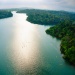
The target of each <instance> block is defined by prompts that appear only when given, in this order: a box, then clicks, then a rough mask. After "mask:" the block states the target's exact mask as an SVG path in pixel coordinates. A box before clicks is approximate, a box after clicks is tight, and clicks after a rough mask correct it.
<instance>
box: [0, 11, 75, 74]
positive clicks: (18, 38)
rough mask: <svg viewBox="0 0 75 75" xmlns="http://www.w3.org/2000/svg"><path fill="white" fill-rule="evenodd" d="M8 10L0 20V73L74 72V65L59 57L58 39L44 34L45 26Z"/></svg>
mask: <svg viewBox="0 0 75 75" xmlns="http://www.w3.org/2000/svg"><path fill="white" fill-rule="evenodd" d="M12 13H13V17H11V18H7V19H0V75H75V68H74V67H73V66H71V65H69V64H68V63H66V62H65V61H64V60H63V59H62V55H61V53H60V40H57V39H56V38H53V37H52V36H49V35H47V34H46V33H45V30H46V29H47V28H49V26H41V25H37V24H32V23H30V22H28V21H26V18H27V16H26V14H19V13H16V12H12Z"/></svg>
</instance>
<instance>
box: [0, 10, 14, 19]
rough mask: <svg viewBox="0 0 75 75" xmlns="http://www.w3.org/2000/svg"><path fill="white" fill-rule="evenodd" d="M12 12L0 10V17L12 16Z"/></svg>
mask: <svg viewBox="0 0 75 75" xmlns="http://www.w3.org/2000/svg"><path fill="white" fill-rule="evenodd" d="M12 16H13V14H12V13H11V11H8V10H0V19H3V18H9V17H12Z"/></svg>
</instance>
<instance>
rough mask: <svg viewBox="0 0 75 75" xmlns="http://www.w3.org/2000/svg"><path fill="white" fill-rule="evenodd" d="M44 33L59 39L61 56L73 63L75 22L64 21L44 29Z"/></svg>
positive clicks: (74, 59)
mask: <svg viewBox="0 0 75 75" xmlns="http://www.w3.org/2000/svg"><path fill="white" fill-rule="evenodd" d="M46 33H47V34H49V35H52V36H53V37H56V38H58V39H61V45H60V50H61V53H62V54H63V58H64V59H66V60H67V61H68V62H69V63H71V64H73V65H75V22H73V21H69V20H67V21H64V22H61V23H59V24H57V25H55V26H53V27H50V28H49V29H47V30H46Z"/></svg>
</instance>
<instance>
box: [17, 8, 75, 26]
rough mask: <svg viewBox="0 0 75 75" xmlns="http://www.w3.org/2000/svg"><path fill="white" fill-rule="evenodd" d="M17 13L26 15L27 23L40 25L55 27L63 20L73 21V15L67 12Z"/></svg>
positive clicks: (34, 11)
mask: <svg viewBox="0 0 75 75" xmlns="http://www.w3.org/2000/svg"><path fill="white" fill-rule="evenodd" d="M18 13H26V14H27V15H28V17H27V21H29V22H31V23H35V24H41V25H55V24H58V23H60V22H62V21H65V20H73V21H74V20H75V13H72V12H67V11H53V10H38V9H26V10H19V11H18Z"/></svg>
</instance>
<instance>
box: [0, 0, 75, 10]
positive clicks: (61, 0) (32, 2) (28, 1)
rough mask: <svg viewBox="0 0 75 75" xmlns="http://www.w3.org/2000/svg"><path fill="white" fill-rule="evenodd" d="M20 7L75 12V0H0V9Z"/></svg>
mask: <svg viewBox="0 0 75 75" xmlns="http://www.w3.org/2000/svg"><path fill="white" fill-rule="evenodd" d="M19 7H30V8H40V9H50V10H68V11H75V0H0V8H19Z"/></svg>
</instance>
